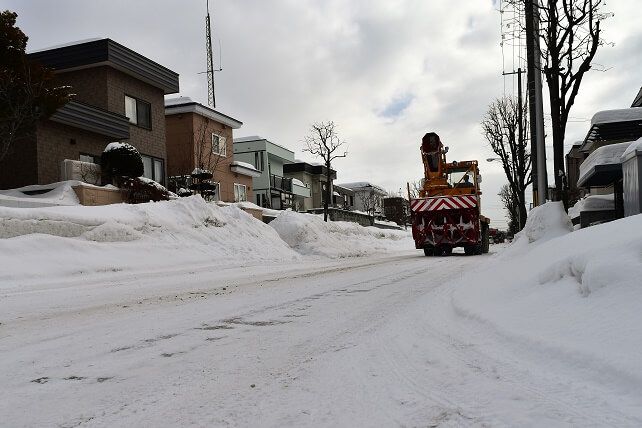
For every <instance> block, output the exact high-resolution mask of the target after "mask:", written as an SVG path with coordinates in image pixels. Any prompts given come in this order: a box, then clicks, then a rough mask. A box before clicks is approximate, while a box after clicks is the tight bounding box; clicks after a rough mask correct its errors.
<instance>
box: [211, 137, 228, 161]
mask: <svg viewBox="0 0 642 428" xmlns="http://www.w3.org/2000/svg"><path fill="white" fill-rule="evenodd" d="M212 153H214V154H217V155H221V156H227V149H226V147H225V137H223V136H221V135H218V134H212Z"/></svg>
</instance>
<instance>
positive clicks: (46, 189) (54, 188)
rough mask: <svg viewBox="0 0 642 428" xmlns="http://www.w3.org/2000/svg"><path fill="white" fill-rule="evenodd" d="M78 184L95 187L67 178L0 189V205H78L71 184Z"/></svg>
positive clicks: (29, 206) (27, 206) (26, 206)
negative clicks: (16, 187) (56, 181)
mask: <svg viewBox="0 0 642 428" xmlns="http://www.w3.org/2000/svg"><path fill="white" fill-rule="evenodd" d="M79 185H84V186H89V187H95V186H93V185H91V184H87V183H82V182H80V181H75V180H69V181H61V182H58V183H51V184H45V185H40V184H34V185H31V186H25V187H20V188H18V189H9V190H0V206H5V207H21V208H34V207H46V206H56V205H78V203H79V201H78V196H76V192H74V189H72V186H79ZM25 192H27V193H25ZM33 192H37V193H33ZM29 193H32V194H29Z"/></svg>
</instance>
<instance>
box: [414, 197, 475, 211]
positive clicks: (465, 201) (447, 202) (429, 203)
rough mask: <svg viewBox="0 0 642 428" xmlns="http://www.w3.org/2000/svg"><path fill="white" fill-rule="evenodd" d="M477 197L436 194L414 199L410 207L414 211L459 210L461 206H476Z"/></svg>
mask: <svg viewBox="0 0 642 428" xmlns="http://www.w3.org/2000/svg"><path fill="white" fill-rule="evenodd" d="M476 206H477V198H476V197H475V196H472V195H459V196H436V197H433V198H424V199H412V200H411V201H410V209H411V210H412V211H413V212H421V211H439V210H458V209H461V208H475V207H476Z"/></svg>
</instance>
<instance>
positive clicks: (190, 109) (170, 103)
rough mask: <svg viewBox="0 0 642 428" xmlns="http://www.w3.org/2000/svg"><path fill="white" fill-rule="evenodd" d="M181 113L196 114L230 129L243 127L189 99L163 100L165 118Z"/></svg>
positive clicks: (235, 120) (224, 115)
mask: <svg viewBox="0 0 642 428" xmlns="http://www.w3.org/2000/svg"><path fill="white" fill-rule="evenodd" d="M182 113H194V114H198V115H201V116H204V117H207V118H210V119H212V120H215V121H216V122H218V123H222V124H223V125H227V126H229V127H230V128H232V129H239V128H240V127H241V126H242V125H243V122H241V121H240V120H237V119H234V118H233V117H230V116H228V115H226V114H223V113H221V112H219V111H216V110H214V109H213V108H211V107H208V106H205V105H203V104H201V103H197V102H196V101H192V99H191V98H190V97H176V98H168V99H166V100H165V116H169V115H173V114H182Z"/></svg>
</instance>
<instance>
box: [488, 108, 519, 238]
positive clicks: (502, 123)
mask: <svg viewBox="0 0 642 428" xmlns="http://www.w3.org/2000/svg"><path fill="white" fill-rule="evenodd" d="M520 108H521V115H520ZM520 118H521V123H520ZM481 126H482V130H483V133H484V137H485V138H486V140H487V141H488V143H489V144H490V147H491V149H492V150H493V152H494V153H495V154H496V155H497V156H498V157H499V159H500V160H501V162H502V167H503V168H504V174H505V175H506V178H507V179H508V189H509V190H510V192H511V194H512V195H513V198H514V199H515V206H516V207H517V209H518V216H517V218H518V219H519V220H520V221H518V223H517V224H518V230H521V228H523V227H524V225H525V224H526V216H527V214H526V188H527V187H528V185H529V184H530V183H531V182H532V176H531V156H530V150H529V145H528V141H527V139H526V137H525V136H526V135H527V129H528V124H527V120H526V104H524V105H523V106H519V104H518V102H517V100H516V99H514V98H507V97H504V98H498V99H496V100H495V101H493V102H492V103H491V104H490V106H489V107H488V111H487V112H486V115H485V116H484V119H483V120H482V122H481ZM520 127H521V129H520ZM520 137H521V140H520Z"/></svg>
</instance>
